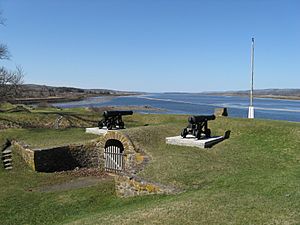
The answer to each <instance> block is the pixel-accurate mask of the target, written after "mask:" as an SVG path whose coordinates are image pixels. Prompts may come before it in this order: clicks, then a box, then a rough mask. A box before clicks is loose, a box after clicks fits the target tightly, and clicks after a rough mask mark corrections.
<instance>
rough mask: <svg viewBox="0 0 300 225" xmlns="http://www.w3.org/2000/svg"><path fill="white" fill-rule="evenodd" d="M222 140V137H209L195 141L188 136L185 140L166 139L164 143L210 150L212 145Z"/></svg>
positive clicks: (178, 138) (177, 137)
mask: <svg viewBox="0 0 300 225" xmlns="http://www.w3.org/2000/svg"><path fill="white" fill-rule="evenodd" d="M223 140H224V137H223V136H217V137H211V138H205V139H200V140H197V139H196V138H195V137H193V136H190V135H188V136H187V137H186V138H183V137H181V136H175V137H167V138H166V143H167V144H170V145H179V146H189V147H198V148H210V147H212V146H213V145H215V144H217V143H219V142H221V141H223Z"/></svg>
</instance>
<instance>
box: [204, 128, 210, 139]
mask: <svg viewBox="0 0 300 225" xmlns="http://www.w3.org/2000/svg"><path fill="white" fill-rule="evenodd" d="M205 136H206V138H210V136H211V130H210V129H207V130H206V132H205Z"/></svg>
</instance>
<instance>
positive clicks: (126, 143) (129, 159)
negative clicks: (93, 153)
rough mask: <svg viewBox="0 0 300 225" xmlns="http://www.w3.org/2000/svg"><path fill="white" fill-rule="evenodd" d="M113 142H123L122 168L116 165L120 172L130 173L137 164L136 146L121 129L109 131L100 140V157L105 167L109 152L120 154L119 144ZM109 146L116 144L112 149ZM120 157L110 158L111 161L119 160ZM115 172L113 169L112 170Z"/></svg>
mask: <svg viewBox="0 0 300 225" xmlns="http://www.w3.org/2000/svg"><path fill="white" fill-rule="evenodd" d="M113 143H121V144H122V147H121V148H122V157H123V161H122V170H121V169H120V166H119V165H118V166H116V168H117V170H116V171H118V172H125V173H130V172H131V171H132V170H133V169H134V168H135V165H136V160H135V156H136V151H135V147H134V145H133V143H132V141H131V140H130V139H129V137H128V136H127V135H125V134H123V133H121V132H120V131H108V132H107V133H106V134H105V135H104V136H102V137H101V138H100V139H99V141H98V144H97V146H98V148H99V153H100V154H99V157H100V160H101V161H102V162H103V166H104V169H105V168H107V167H106V163H107V161H106V160H107V158H108V157H109V156H108V157H107V155H106V154H107V153H109V152H112V155H116V156H117V155H119V154H120V153H121V152H118V151H119V150H118V149H116V148H117V147H118V146H117V144H116V145H114V144H113ZM108 146H115V147H116V148H114V147H112V148H111V149H108V148H107V147H108ZM119 160H120V159H112V158H111V159H110V162H109V163H111V162H113V161H118V162H119ZM111 172H113V171H111Z"/></svg>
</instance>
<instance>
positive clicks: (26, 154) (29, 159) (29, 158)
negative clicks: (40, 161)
mask: <svg viewBox="0 0 300 225" xmlns="http://www.w3.org/2000/svg"><path fill="white" fill-rule="evenodd" d="M12 144H13V149H14V150H15V151H16V152H17V153H18V154H19V155H21V157H22V158H23V159H24V161H25V162H26V163H27V164H28V166H29V167H30V168H31V169H33V170H35V160H34V151H33V150H31V149H29V148H27V147H26V146H23V145H21V144H19V143H18V142H16V141H13V142H12Z"/></svg>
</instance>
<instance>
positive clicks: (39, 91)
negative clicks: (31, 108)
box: [13, 84, 136, 103]
mask: <svg viewBox="0 0 300 225" xmlns="http://www.w3.org/2000/svg"><path fill="white" fill-rule="evenodd" d="M21 89H22V92H21V94H20V96H19V98H17V99H15V100H13V102H14V103H37V102H40V101H47V102H61V101H72V100H80V99H83V98H86V97H93V96H119V95H132V94H136V93H135V92H127V91H116V90H109V89H83V88H75V87H53V86H47V85H37V84H23V85H22V86H21Z"/></svg>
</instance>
